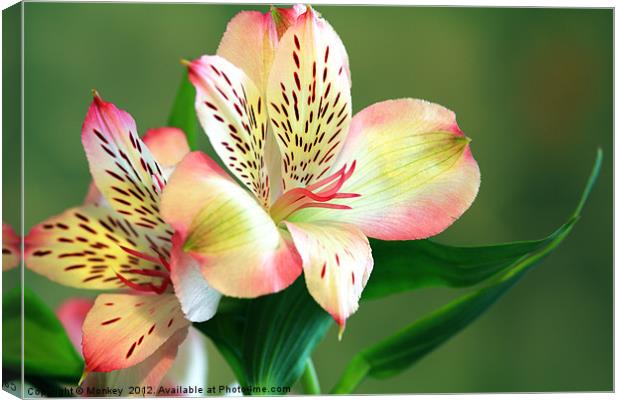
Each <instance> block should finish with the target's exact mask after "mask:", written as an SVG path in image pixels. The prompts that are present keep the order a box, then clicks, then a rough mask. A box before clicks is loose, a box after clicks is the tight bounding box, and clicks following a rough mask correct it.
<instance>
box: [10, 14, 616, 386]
mask: <svg viewBox="0 0 620 400" xmlns="http://www.w3.org/2000/svg"><path fill="white" fill-rule="evenodd" d="M242 9H260V10H263V11H266V10H267V6H247V7H243V6H228V5H198V4H192V5H182V4H174V5H164V4H50V3H48V4H45V3H26V5H25V31H24V32H25V147H26V149H25V165H26V169H25V179H26V183H25V228H26V230H27V229H29V228H30V227H31V226H32V225H34V224H35V223H37V222H39V221H41V220H43V219H44V218H46V217H49V216H51V215H53V214H56V213H59V212H61V211H63V210H64V209H65V208H67V207H69V206H72V205H75V204H78V203H80V202H81V201H82V199H83V197H84V194H85V192H86V188H87V184H88V182H89V172H88V168H87V163H86V158H85V156H84V152H83V150H82V147H81V143H80V127H81V124H82V121H83V118H84V115H85V112H86V110H87V107H88V105H89V102H90V100H91V94H90V90H91V89H92V88H97V90H99V92H100V93H101V95H102V96H103V97H104V98H105V99H106V100H109V101H112V102H114V103H116V104H117V105H118V106H119V107H121V108H124V109H126V110H128V111H129V112H130V113H131V114H132V115H133V116H134V118H135V119H136V121H137V123H138V127H139V129H140V131H141V132H144V130H145V129H147V128H149V127H156V126H161V125H163V124H165V122H166V120H167V116H168V112H169V109H170V106H171V104H172V101H173V98H174V95H175V93H176V90H177V85H178V83H179V81H180V78H181V74H182V72H183V70H182V66H181V65H180V64H179V59H181V58H193V57H197V56H200V55H202V54H213V53H214V52H215V50H216V48H217V44H218V42H219V40H220V37H221V35H222V33H223V31H224V29H225V27H226V23H227V21H228V20H229V19H230V18H231V17H232V16H233V15H234V14H235V13H236V12H238V11H239V10H242ZM317 9H318V10H319V11H320V12H321V13H322V14H323V16H324V17H325V18H326V19H328V20H329V21H330V22H331V24H332V25H333V26H334V28H335V29H336V31H337V32H338V33H339V34H340V37H341V38H342V40H343V42H344V44H345V46H346V47H347V50H348V53H349V57H350V62H351V72H352V78H353V89H352V96H353V108H354V111H357V110H360V109H362V108H363V107H365V106H367V105H370V104H372V103H374V102H377V101H381V100H384V99H389V98H400V97H418V98H423V99H427V100H430V101H434V102H438V103H440V104H442V105H445V106H447V107H448V108H450V109H452V110H454V111H455V112H456V113H457V117H458V121H459V125H460V127H461V129H462V130H463V131H465V132H466V133H467V135H468V136H470V137H471V138H473V143H472V149H473V152H474V155H475V157H476V159H477V160H478V163H479V165H480V169H481V171H482V184H481V188H480V193H479V195H478V198H477V200H476V202H475V203H474V205H473V206H472V207H471V209H470V210H469V211H468V212H467V213H466V215H465V216H464V217H463V218H461V219H460V220H459V221H457V222H456V223H455V224H454V225H453V226H452V227H451V228H450V229H448V231H447V232H445V233H443V234H442V235H441V236H440V237H439V239H440V240H441V241H442V242H444V243H450V244H487V243H496V242H503V241H513V240H521V239H534V238H540V237H542V236H544V235H546V234H548V233H550V232H551V231H552V230H554V229H555V228H556V227H558V226H559V225H560V224H562V223H563V222H564V220H565V219H566V218H567V216H568V215H569V214H570V212H571V211H572V209H573V207H574V206H575V205H576V202H577V199H578V196H579V193H580V191H581V189H582V187H583V185H584V183H585V179H586V177H587V174H588V173H589V170H590V167H591V165H592V162H593V161H594V157H595V151H596V148H597V147H599V146H600V147H602V148H603V150H604V153H605V160H604V166H603V169H602V173H601V177H600V180H599V183H598V185H597V186H596V188H595V190H594V193H593V195H592V197H591V201H590V202H589V204H588V205H587V207H586V209H585V212H584V215H583V219H582V220H581V221H580V222H579V223H578V225H577V226H576V229H575V230H574V231H573V233H572V234H571V235H570V237H569V238H568V239H567V240H566V241H565V242H564V244H562V245H561V246H560V248H559V249H558V250H557V251H556V252H555V253H553V254H552V255H551V256H549V257H548V258H547V259H546V260H545V261H544V262H543V264H542V265H541V266H540V267H539V268H537V269H536V270H534V271H533V272H532V273H530V274H528V276H527V277H526V279H524V280H523V281H522V282H521V283H520V284H519V285H517V286H516V287H515V288H514V289H512V291H511V292H510V293H509V294H508V295H507V296H506V297H505V298H503V299H502V300H501V301H500V302H499V303H498V304H497V305H496V306H494V307H493V308H492V309H491V310H490V311H489V312H487V313H486V314H485V315H483V317H481V318H480V319H479V320H478V321H477V322H475V323H474V324H473V325H472V326H471V327H469V328H467V329H466V330H465V331H464V332H462V333H461V334H459V335H458V336H457V337H455V338H454V339H453V340H451V341H450V342H449V343H447V344H446V345H444V346H443V347H441V348H439V349H438V350H437V351H435V352H434V353H432V354H431V355H430V356H428V357H426V358H425V359H423V360H422V361H421V362H419V363H418V364H416V365H415V366H414V367H412V368H411V369H409V370H408V371H407V372H406V373H404V374H402V375H400V376H398V377H395V378H391V379H387V380H382V381H380V380H373V379H369V380H367V381H365V383H363V385H362V386H361V387H360V388H359V390H358V392H359V393H388V392H397V393H398V392H400V393H402V392H409V393H411V392H487V391H492V392H503V391H573V390H587V391H609V390H612V389H613V384H612V363H613V358H612V345H613V342H612V341H613V326H612V319H613V315H612V298H613V281H612V274H613V264H612V207H613V206H612V140H613V130H612V129H613V125H612V100H613V98H612V93H613V89H612V79H613V75H612V74H613V73H612V61H613V60H612V51H613V48H612V30H613V12H612V10H603V9H598V10H587V9H577V10H573V9H542V8H537V9H526V8H520V9H509V8H496V9H489V8H418V7H370V6H364V7H361V6H359V7H352V6H349V7H345V6H338V7H336V6H320V7H317ZM7 134H9V133H8V132H5V135H7ZM200 144H201V146H202V147H203V148H204V147H205V146H206V139H204V138H203V137H201V142H200ZM5 159H6V157H5ZM6 160H7V161H10V156H9V158H8V159H6ZM5 165H6V164H5ZM5 171H6V169H5ZM9 189H10V188H9ZM12 189H13V190H17V189H18V188H17V187H15V188H12ZM5 190H6V189H5ZM5 219H7V220H8V222H11V223H14V224H15V223H16V222H17V221H16V220H15V219H13V220H11V217H10V216H5ZM403 257H406V255H403ZM375 268H381V266H380V265H376V266H375ZM10 274H14V275H15V274H17V272H16V271H13V272H11V273H10ZM15 276H17V275H15ZM6 278H9V279H10V278H11V276H5V279H6ZM26 284H27V285H29V286H31V287H33V288H34V289H35V290H36V291H37V292H38V293H39V294H40V295H41V296H42V297H43V298H44V299H46V300H47V301H49V303H50V304H51V305H52V306H54V307H56V306H57V305H58V304H60V302H61V301H62V300H63V299H65V298H67V297H69V296H75V295H93V293H92V292H86V291H77V290H70V289H66V288H64V287H60V286H58V285H55V284H53V283H51V282H49V281H47V280H45V279H43V278H40V277H38V276H35V275H34V274H32V273H30V272H28V271H27V272H26ZM461 292H462V291H458V290H453V289H424V290H420V291H416V292H414V293H408V294H403V295H395V296H393V297H391V298H388V299H385V300H379V301H377V302H368V303H364V304H363V305H362V307H361V308H360V310H359V311H358V312H357V313H356V314H355V315H354V316H353V317H352V318H350V320H349V321H348V326H347V331H346V334H345V336H344V339H343V341H342V342H340V343H339V342H338V341H337V334H336V330H335V329H334V328H332V330H331V331H330V332H329V333H328V335H327V336H326V338H325V339H324V340H323V342H322V343H321V344H320V345H319V347H318V349H317V351H316V354H315V356H314V359H315V364H316V366H317V369H318V374H319V377H320V379H321V383H322V385H323V388H324V389H329V388H330V387H331V385H332V384H333V383H335V381H336V379H337V377H338V376H339V374H340V373H341V372H342V370H343V368H344V366H345V365H346V363H347V362H348V360H349V359H350V358H351V357H352V356H353V354H355V352H356V351H357V350H359V349H361V348H362V347H363V346H366V345H369V344H371V343H374V342H376V341H377V340H379V339H380V338H383V337H385V336H387V335H388V334H390V333H392V332H393V331H394V330H396V329H398V328H400V327H402V326H404V325H405V324H407V323H409V322H412V321H413V320H414V319H416V318H418V317H419V316H421V315H422V314H424V313H425V312H427V311H429V310H432V309H434V308H436V307H437V306H439V305H441V304H443V303H445V302H446V301H447V300H449V299H451V298H454V297H455V296H457V295H459V294H460V293H461ZM211 350H212V351H211V356H210V362H211V365H210V380H211V381H210V383H211V384H216V385H219V384H226V383H229V382H231V381H232V379H233V378H232V373H231V372H230V370H229V368H228V367H227V366H226V365H225V364H224V363H223V361H222V359H221V357H220V356H219V355H218V354H216V351H215V350H213V349H211Z"/></svg>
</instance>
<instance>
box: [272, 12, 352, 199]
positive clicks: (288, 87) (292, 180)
mask: <svg viewBox="0 0 620 400" xmlns="http://www.w3.org/2000/svg"><path fill="white" fill-rule="evenodd" d="M347 71H348V61H347V55H346V52H345V50H344V46H343V45H342V42H341V41H340V38H339V37H338V35H337V34H336V32H335V31H334V30H333V28H332V27H331V26H330V25H329V24H328V23H327V22H326V21H325V20H323V19H322V18H320V17H318V16H317V14H316V13H315V12H314V11H313V10H312V9H311V8H308V10H307V11H306V13H305V14H304V15H302V16H300V17H299V18H298V19H297V21H296V23H295V24H294V25H293V26H291V27H290V28H289V29H288V30H287V31H286V33H285V34H284V36H282V39H281V41H280V44H279V45H278V48H277V50H276V56H275V60H274V62H273V67H272V69H271V72H270V75H269V80H268V84H267V101H268V103H269V117H270V120H271V125H272V127H273V131H274V133H275V136H276V139H277V142H278V145H279V147H280V152H281V154H282V157H283V159H282V176H283V184H284V190H288V189H291V188H295V187H303V186H307V185H309V184H311V183H313V182H315V181H316V180H318V179H319V178H321V177H323V176H324V174H325V173H327V171H328V170H329V169H330V167H331V165H332V164H333V163H334V161H335V160H336V156H337V155H338V152H339V150H340V148H341V147H342V144H343V142H344V138H345V137H346V134H347V131H348V127H349V123H350V121H351V91H350V80H349V77H348V75H347Z"/></svg>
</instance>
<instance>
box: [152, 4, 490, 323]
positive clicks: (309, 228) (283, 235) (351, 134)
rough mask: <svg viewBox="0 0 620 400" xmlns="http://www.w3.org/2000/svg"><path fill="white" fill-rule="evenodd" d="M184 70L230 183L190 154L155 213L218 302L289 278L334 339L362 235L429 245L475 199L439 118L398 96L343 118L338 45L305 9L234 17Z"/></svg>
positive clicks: (458, 145) (360, 278) (343, 63)
mask: <svg viewBox="0 0 620 400" xmlns="http://www.w3.org/2000/svg"><path fill="white" fill-rule="evenodd" d="M187 64H188V68H189V76H190V80H191V81H192V83H193V85H194V86H195V87H196V92H197V93H196V102H195V106H196V112H197V114H198V117H199V120H200V123H201V125H202V127H203V129H204V131H205V132H206V133H207V136H208V137H209V139H210V141H211V144H212V145H213V147H214V149H215V151H216V152H217V154H218V156H219V157H220V159H221V161H222V163H223V164H225V165H226V167H227V169H228V171H229V172H230V173H231V174H232V175H233V177H231V176H230V175H229V174H228V173H227V172H225V171H224V170H223V169H222V168H220V167H219V166H218V164H217V163H216V162H214V161H213V160H211V159H210V158H209V157H207V156H206V155H204V154H202V153H198V152H196V153H190V154H189V155H187V156H186V157H185V158H184V159H183V161H182V162H181V163H180V164H179V165H178V166H177V168H176V170H175V172H174V173H173V174H172V175H171V177H170V180H169V182H168V185H167V186H166V188H165V190H164V193H163V197H162V216H163V218H164V220H165V221H166V222H168V223H169V224H170V225H171V226H172V227H173V228H174V230H175V232H176V233H175V238H174V248H175V249H176V251H178V252H179V254H181V253H183V254H189V255H191V257H192V258H194V259H195V260H197V261H198V262H199V265H200V272H201V274H202V275H203V276H204V277H205V278H206V280H207V281H208V282H209V284H210V285H211V286H213V287H214V288H215V289H217V290H218V291H220V292H222V293H223V294H225V295H228V296H235V297H256V296H260V295H264V294H268V293H274V292H277V291H280V290H282V289H284V288H286V287H287V286H289V285H290V284H291V283H292V282H293V281H295V280H296V279H297V278H298V276H299V275H300V274H301V272H302V270H303V272H304V276H305V281H306V285H307V287H308V290H309V292H310V294H311V295H312V296H313V297H314V299H315V300H316V301H317V302H318V303H319V304H320V305H321V306H322V307H323V308H324V309H325V310H326V311H327V312H329V313H330V314H331V315H332V316H333V318H334V319H335V320H336V322H337V323H338V324H340V325H341V329H343V328H344V324H345V321H346V318H347V317H349V316H350V315H351V314H352V313H354V312H355V311H356V309H357V308H358V301H359V298H360V295H361V293H362V290H363V289H364V286H365V285H366V282H367V280H368V278H369V276H370V274H371V271H372V268H373V259H372V254H371V248H370V246H369V243H368V239H367V238H368V237H372V238H377V239H382V240H414V239H423V238H427V237H429V236H433V235H436V234H438V233H440V232H441V231H443V230H444V229H446V228H447V227H448V226H449V225H451V224H452V223H453V222H454V221H455V220H456V219H457V218H459V217H460V216H461V215H462V214H463V213H464V212H465V211H466V210H467V208H468V207H469V206H470V205H471V203H472V202H473V200H474V198H475V197H476V194H477V191H478V187H479V184H480V173H479V169H478V165H477V163H476V161H475V160H474V158H473V156H472V153H471V151H470V148H469V142H470V140H469V139H468V138H467V137H466V136H465V135H464V134H463V132H462V131H461V130H460V128H459V127H458V125H457V122H456V119H455V115H454V113H453V112H452V111H450V110H448V109H446V108H444V107H442V106H439V105H437V104H433V103H429V102H426V101H423V100H416V99H400V100H388V101H384V102H380V103H377V104H374V105H371V106H369V107H367V108H365V109H363V110H362V111H360V112H359V113H357V114H356V115H355V116H354V117H352V107H351V91H350V88H351V78H350V72H349V62H348V56H347V53H346V51H345V47H344V45H343V43H342V42H341V40H340V38H339V37H338V35H337V34H336V32H335V31H334V30H333V28H332V27H331V26H330V25H329V24H328V23H327V21H325V20H324V19H323V18H321V17H320V16H319V15H318V14H317V13H316V12H315V11H314V10H313V9H312V8H310V7H307V8H306V7H300V6H296V7H294V8H292V9H290V10H279V11H278V10H274V11H272V13H271V15H269V14H266V15H263V14H260V13H258V12H243V13H240V14H239V15H237V16H236V17H235V18H234V19H233V20H232V21H231V22H230V23H229V25H228V28H227V30H226V33H225V34H224V37H223V39H222V41H221V44H220V47H219V49H218V55H215V56H203V57H201V58H199V59H197V60H194V61H192V62H187ZM235 178H236V180H235ZM237 181H238V182H240V183H241V184H239V183H238V182H237Z"/></svg>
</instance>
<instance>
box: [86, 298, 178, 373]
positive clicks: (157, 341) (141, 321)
mask: <svg viewBox="0 0 620 400" xmlns="http://www.w3.org/2000/svg"><path fill="white" fill-rule="evenodd" d="M188 325H189V321H188V320H187V319H185V317H184V316H183V312H182V311H181V305H180V304H179V301H178V300H177V298H176V296H175V295H174V294H171V293H166V294H160V295H140V296H138V295H132V294H102V295H99V296H97V299H96V300H95V305H94V306H93V308H92V309H91V310H90V312H89V313H88V315H87V316H86V319H85V320H84V326H83V328H82V330H83V332H84V336H83V342H82V351H83V354H84V360H85V361H86V370H87V371H89V372H90V371H95V372H97V371H98V372H109V371H114V370H117V369H122V368H128V367H131V366H133V365H136V364H137V363H140V362H142V361H144V360H145V359H146V358H147V357H149V356H150V355H151V354H153V353H154V352H155V351H157V349H158V348H160V347H161V346H162V345H164V343H166V341H168V339H169V338H170V337H171V336H172V335H174V334H175V333H177V332H178V331H179V330H181V331H185V330H186V328H187V326H188ZM183 336H185V335H183Z"/></svg>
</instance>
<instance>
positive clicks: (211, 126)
mask: <svg viewBox="0 0 620 400" xmlns="http://www.w3.org/2000/svg"><path fill="white" fill-rule="evenodd" d="M189 79H190V80H191V82H192V83H193V84H194V86H195V87H196V104H195V105H196V112H197V114H198V119H199V120H200V124H201V125H202V128H203V129H204V131H205V132H206V134H207V136H208V137H209V140H210V141H211V144H212V145H213V148H214V149H215V151H216V152H217V154H218V156H219V157H220V159H221V160H222V162H223V163H224V164H226V166H227V167H228V170H229V171H230V172H231V173H232V174H233V175H234V176H236V177H237V178H238V179H239V180H240V181H241V182H243V184H244V185H245V186H246V187H247V188H248V189H250V190H251V191H252V192H253V193H254V195H255V196H256V197H257V198H258V199H259V200H260V201H261V203H262V204H263V205H265V206H267V205H268V204H269V199H270V185H269V174H268V172H267V165H266V162H265V143H266V140H267V133H268V132H267V112H266V109H265V107H266V105H265V100H264V99H263V97H262V96H261V95H260V93H259V92H258V89H257V88H256V85H254V83H253V82H252V81H251V80H250V79H249V78H248V77H247V75H246V74H245V73H244V72H243V71H242V70H241V69H239V68H237V67H236V66H234V65H232V64H231V63H230V62H228V61H226V60H225V59H224V58H222V57H219V56H202V57H201V58H199V59H197V60H195V61H193V62H192V63H191V64H190V65H189Z"/></svg>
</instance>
